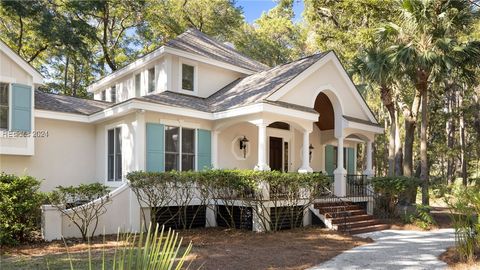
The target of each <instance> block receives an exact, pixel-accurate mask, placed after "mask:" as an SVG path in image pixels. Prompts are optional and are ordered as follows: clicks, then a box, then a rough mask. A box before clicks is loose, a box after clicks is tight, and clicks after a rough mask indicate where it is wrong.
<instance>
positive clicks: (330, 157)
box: [325, 145, 335, 175]
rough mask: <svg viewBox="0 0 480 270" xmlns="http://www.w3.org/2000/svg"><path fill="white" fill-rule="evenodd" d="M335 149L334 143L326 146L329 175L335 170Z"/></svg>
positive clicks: (326, 162) (326, 165) (326, 166)
mask: <svg viewBox="0 0 480 270" xmlns="http://www.w3.org/2000/svg"><path fill="white" fill-rule="evenodd" d="M334 151H335V149H334V147H333V145H326V146H325V171H326V172H327V174H328V175H333V171H334V170H335V162H334V158H335V153H334Z"/></svg>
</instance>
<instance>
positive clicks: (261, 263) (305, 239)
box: [0, 227, 371, 270]
mask: <svg viewBox="0 0 480 270" xmlns="http://www.w3.org/2000/svg"><path fill="white" fill-rule="evenodd" d="M180 236H182V237H184V243H188V242H189V241H192V243H193V249H192V252H191V255H190V256H189V259H190V260H191V263H192V264H191V268H190V269H198V268H199V267H200V268H201V269H305V268H308V267H311V266H314V265H316V264H320V263H322V262H324V261H326V260H329V259H331V258H332V257H334V256H336V255H338V254H339V253H341V252H343V251H345V250H348V249H351V248H353V247H355V246H359V245H363V244H365V243H368V242H371V240H369V239H363V238H358V237H352V236H348V235H342V234H337V233H335V232H331V231H327V230H326V229H321V228H315V227H312V228H303V229H295V230H285V231H281V232H276V233H254V232H249V231H240V230H230V229H220V228H211V229H198V230H190V231H180ZM67 244H68V250H69V253H70V254H71V256H72V258H73V260H74V261H75V265H78V266H79V267H78V269H82V267H81V266H86V264H85V262H86V260H88V252H87V245H86V244H83V243H80V242H79V241H72V240H71V241H67ZM115 245H117V242H116V236H108V237H106V240H105V243H104V242H103V239H102V238H95V239H93V241H92V254H93V255H92V257H93V258H94V261H96V262H101V256H102V249H103V248H105V249H106V253H107V255H109V254H111V253H112V248H113V247H114V246H115ZM66 251H67V250H66V248H65V244H64V243H63V242H62V241H55V242H52V243H44V242H37V243H32V244H29V245H23V246H18V247H15V248H3V249H2V258H1V260H0V269H2V270H3V269H47V266H46V261H48V262H49V268H50V269H64V268H65V267H67V268H69V262H68V260H67V258H68V255H67V253H66Z"/></svg>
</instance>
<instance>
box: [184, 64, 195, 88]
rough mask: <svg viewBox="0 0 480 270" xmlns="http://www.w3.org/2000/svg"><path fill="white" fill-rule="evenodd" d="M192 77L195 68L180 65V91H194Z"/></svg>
mask: <svg viewBox="0 0 480 270" xmlns="http://www.w3.org/2000/svg"><path fill="white" fill-rule="evenodd" d="M194 76H195V68H194V67H193V66H190V65H185V64H182V89H183V90H188V91H193V90H194Z"/></svg>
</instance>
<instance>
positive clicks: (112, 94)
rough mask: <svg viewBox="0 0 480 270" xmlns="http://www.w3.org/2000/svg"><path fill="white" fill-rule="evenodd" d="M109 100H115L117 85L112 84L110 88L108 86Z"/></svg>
mask: <svg viewBox="0 0 480 270" xmlns="http://www.w3.org/2000/svg"><path fill="white" fill-rule="evenodd" d="M110 100H111V101H112V102H114V103H115V102H117V86H115V85H114V86H112V88H110Z"/></svg>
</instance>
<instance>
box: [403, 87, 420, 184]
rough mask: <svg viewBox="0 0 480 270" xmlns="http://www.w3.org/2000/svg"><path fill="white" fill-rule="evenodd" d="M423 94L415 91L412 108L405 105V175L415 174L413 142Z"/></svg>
mask: <svg viewBox="0 0 480 270" xmlns="http://www.w3.org/2000/svg"><path fill="white" fill-rule="evenodd" d="M420 99H421V95H420V93H419V92H418V91H416V92H415V97H414V99H413V102H412V106H411V108H408V107H407V106H406V105H403V106H402V107H403V116H404V119H405V120H404V121H405V143H404V147H403V149H404V152H403V175H405V176H408V177H411V176H413V143H414V141H415V129H416V127H417V116H418V110H419V108H420Z"/></svg>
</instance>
